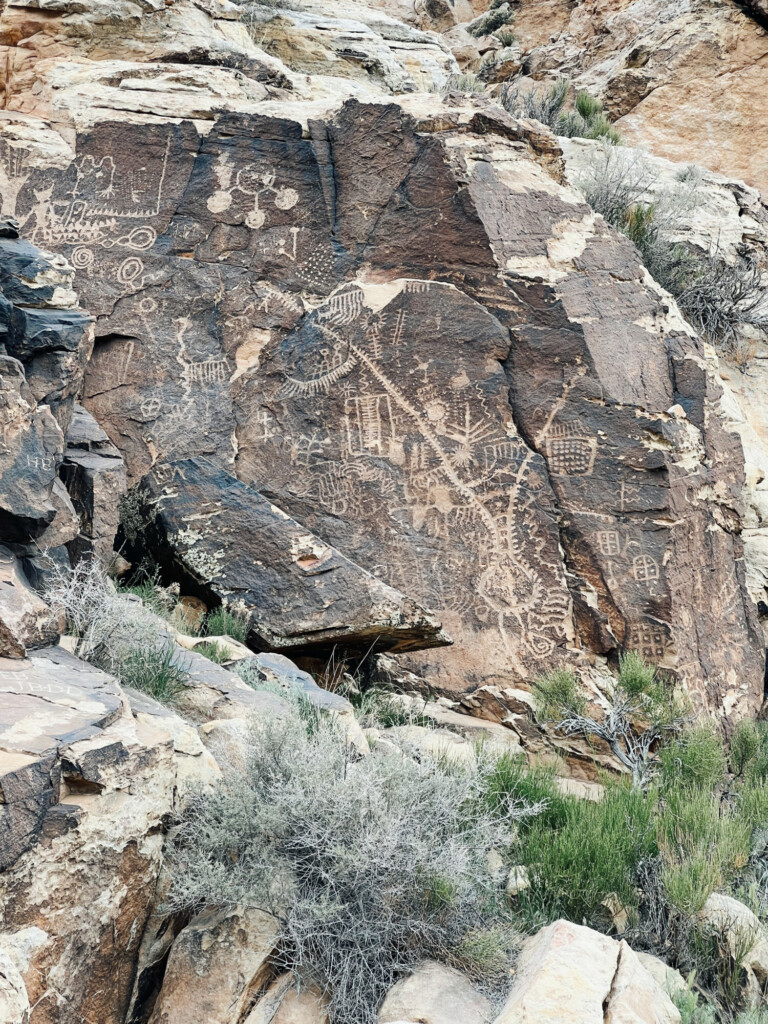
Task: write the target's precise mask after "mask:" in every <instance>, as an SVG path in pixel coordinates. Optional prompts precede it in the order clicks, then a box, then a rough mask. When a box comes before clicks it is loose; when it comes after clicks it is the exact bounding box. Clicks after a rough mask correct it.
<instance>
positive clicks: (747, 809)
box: [735, 779, 768, 831]
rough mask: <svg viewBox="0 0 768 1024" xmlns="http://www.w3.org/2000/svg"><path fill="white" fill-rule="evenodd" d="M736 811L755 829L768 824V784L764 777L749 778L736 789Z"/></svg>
mask: <svg viewBox="0 0 768 1024" xmlns="http://www.w3.org/2000/svg"><path fill="white" fill-rule="evenodd" d="M735 799H736V813H737V814H738V816H739V818H740V819H741V820H743V821H744V822H746V823H747V825H749V827H750V828H751V829H752V830H753V831H754V830H755V829H762V828H765V827H766V826H768V786H766V785H765V781H764V780H762V779H757V780H752V779H750V780H747V781H746V782H744V783H743V785H741V786H739V787H738V788H737V789H736V791H735Z"/></svg>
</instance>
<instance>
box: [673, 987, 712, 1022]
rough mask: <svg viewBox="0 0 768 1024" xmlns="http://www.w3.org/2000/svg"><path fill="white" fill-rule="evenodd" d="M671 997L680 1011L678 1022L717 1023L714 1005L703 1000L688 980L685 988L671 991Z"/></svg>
mask: <svg viewBox="0 0 768 1024" xmlns="http://www.w3.org/2000/svg"><path fill="white" fill-rule="evenodd" d="M692 980H693V979H691V981H692ZM671 999H672V1002H673V1003H674V1004H675V1006H676V1007H677V1009H678V1010H679V1011H680V1024H717V1012H716V1010H715V1007H714V1006H713V1005H712V1003H710V1002H703V1001H702V1000H701V998H700V997H699V995H698V994H697V993H696V992H694V991H693V988H692V987H691V983H690V982H689V984H688V986H687V987H686V988H685V989H681V990H680V991H678V992H673V993H672V996H671Z"/></svg>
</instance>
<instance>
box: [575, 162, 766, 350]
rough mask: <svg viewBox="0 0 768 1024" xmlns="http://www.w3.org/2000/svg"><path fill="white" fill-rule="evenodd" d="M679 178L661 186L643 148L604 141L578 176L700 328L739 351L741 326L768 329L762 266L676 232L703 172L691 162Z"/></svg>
mask: <svg viewBox="0 0 768 1024" xmlns="http://www.w3.org/2000/svg"><path fill="white" fill-rule="evenodd" d="M676 181H677V184H676V185H670V186H667V187H664V188H658V181H657V178H656V175H655V174H654V172H653V171H652V170H651V167H650V165H649V163H648V161H647V160H646V159H645V158H644V157H643V156H642V155H641V154H636V153H630V152H627V151H624V150H620V149H616V148H615V147H612V146H608V145H606V146H603V147H601V148H600V149H599V150H597V151H596V153H595V155H594V158H593V160H592V161H591V163H590V164H589V166H587V167H586V168H584V169H583V170H582V171H581V172H580V173H579V175H578V177H577V179H576V184H577V186H578V187H579V188H580V190H581V191H582V193H583V194H584V197H585V199H586V200H587V202H588V203H589V205H590V206H591V207H592V209H593V210H595V211H596V212H597V213H600V214H602V215H603V217H605V219H606V220H607V221H608V223H609V224H612V225H613V227H615V228H616V229H617V230H618V231H621V232H623V234H625V235H627V237H628V238H630V239H631V240H632V241H633V242H634V243H635V245H636V246H637V248H638V250H639V252H640V255H641V257H642V260H643V263H644V264H645V266H646V268H647V269H648V272H649V273H650V274H651V276H652V277H653V278H654V279H655V280H656V281H658V283H659V284H660V285H662V287H664V288H666V290H667V291H668V292H670V293H671V294H672V295H673V296H674V297H675V298H676V300H677V303H678V306H679V307H680V311H681V312H682V314H683V316H684V317H685V318H686V319H687V320H688V321H689V323H690V324H691V325H692V326H693V327H694V328H695V329H696V330H697V331H698V333H699V334H701V335H702V337H704V338H705V339H706V340H707V341H709V342H710V343H712V344H715V345H719V346H721V347H723V348H725V349H727V350H729V351H732V352H734V353H737V354H738V346H739V330H740V329H741V328H743V327H750V328H754V329H757V330H761V331H768V295H767V294H766V289H765V285H764V272H763V270H762V269H761V268H760V267H759V266H758V265H757V264H756V263H755V261H754V260H752V259H751V258H750V257H749V256H748V255H746V254H741V255H737V257H736V259H735V261H734V262H729V261H728V260H727V259H725V257H724V255H723V253H722V251H721V250H720V248H719V246H718V245H717V244H713V246H712V247H711V249H710V251H709V252H707V253H701V252H699V251H697V250H694V249H692V248H691V247H689V246H687V245H685V244H683V243H681V242H679V241H675V240H674V234H675V232H676V230H678V229H679V228H680V226H681V224H682V217H683V215H685V214H688V213H690V212H691V211H693V210H695V208H696V206H697V205H698V204H699V201H700V200H699V189H700V186H701V173H700V172H699V171H698V169H697V168H690V167H688V168H685V169H684V170H683V172H680V173H678V175H677V176H676ZM651 196H653V198H652V199H651Z"/></svg>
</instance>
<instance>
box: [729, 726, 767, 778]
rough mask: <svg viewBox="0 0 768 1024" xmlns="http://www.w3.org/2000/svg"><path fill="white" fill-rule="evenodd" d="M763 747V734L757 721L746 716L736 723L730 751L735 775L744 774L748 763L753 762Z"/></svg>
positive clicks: (731, 764) (730, 760) (732, 769)
mask: <svg viewBox="0 0 768 1024" xmlns="http://www.w3.org/2000/svg"><path fill="white" fill-rule="evenodd" d="M761 747H762V736H761V733H760V729H759V728H758V724H757V722H754V721H753V720H752V719H749V718H744V719H742V720H741V721H740V722H738V723H737V724H736V728H735V729H734V730H733V735H732V737H731V746H730V750H729V752H728V754H729V762H730V767H731V771H732V772H733V773H734V775H737V776H738V775H743V774H744V772H745V771H746V768H747V766H748V765H750V764H752V762H754V761H755V760H756V758H757V756H758V753H759V751H760V750H761Z"/></svg>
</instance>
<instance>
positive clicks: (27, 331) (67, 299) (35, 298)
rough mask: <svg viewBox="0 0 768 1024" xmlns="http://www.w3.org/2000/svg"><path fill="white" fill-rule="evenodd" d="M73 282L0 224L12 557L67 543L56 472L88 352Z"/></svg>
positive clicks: (0, 335) (1, 494)
mask: <svg viewBox="0 0 768 1024" xmlns="http://www.w3.org/2000/svg"><path fill="white" fill-rule="evenodd" d="M73 276H74V270H73V268H72V267H71V266H69V264H68V263H67V262H66V260H65V259H64V258H63V257H62V256H61V255H60V254H59V255H54V254H52V253H45V252H42V251H41V250H40V249H38V248H36V247H35V246H34V245H30V244H29V243H28V242H26V241H23V240H21V239H19V238H18V237H17V230H16V225H15V222H12V221H8V220H2V221H0V539H2V540H3V541H4V542H6V543H11V544H15V545H20V546H21V550H20V552H19V553H24V551H23V548H24V545H28V544H29V543H30V542H31V541H35V542H36V545H37V548H38V549H39V548H41V547H49V546H53V547H55V546H60V545H61V544H63V543H65V542H66V541H67V540H69V539H71V537H72V535H73V531H72V515H71V506H70V505H69V503H68V499H67V497H66V494H65V493H64V492H63V490H62V488H61V484H60V483H59V482H58V480H57V476H56V472H57V469H58V466H59V464H60V462H61V459H62V456H63V448H64V439H63V431H64V430H66V428H67V426H68V424H69V420H70V417H71V412H72V406H73V403H74V397H75V395H76V394H77V393H78V391H79V390H80V389H81V387H82V383H83V371H84V368H85V362H86V359H87V358H88V355H89V353H90V348H91V328H90V322H91V318H90V317H89V316H87V315H86V314H85V313H84V312H83V311H82V310H80V309H79V308H77V296H76V294H75V293H74V291H73V290H72V279H73Z"/></svg>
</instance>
